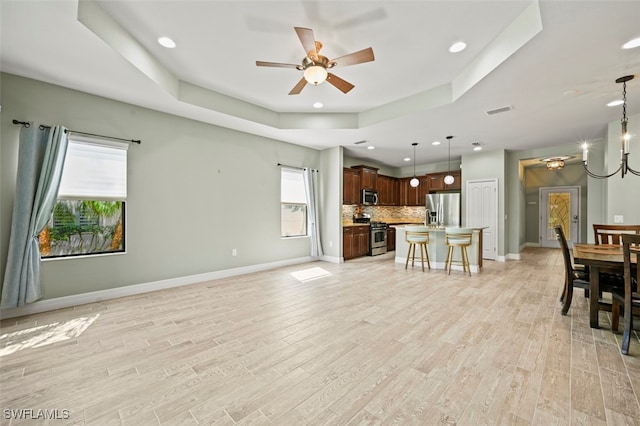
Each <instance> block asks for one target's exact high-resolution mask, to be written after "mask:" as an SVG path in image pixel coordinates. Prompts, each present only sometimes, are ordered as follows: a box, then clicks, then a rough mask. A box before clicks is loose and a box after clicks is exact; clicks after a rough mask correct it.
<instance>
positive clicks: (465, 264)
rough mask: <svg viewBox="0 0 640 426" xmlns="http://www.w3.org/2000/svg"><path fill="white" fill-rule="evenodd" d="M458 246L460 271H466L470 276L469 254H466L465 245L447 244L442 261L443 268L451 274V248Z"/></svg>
mask: <svg viewBox="0 0 640 426" xmlns="http://www.w3.org/2000/svg"><path fill="white" fill-rule="evenodd" d="M454 247H460V257H461V261H460V264H461V265H462V271H463V272H468V273H469V276H471V267H470V266H469V255H468V254H467V246H449V248H448V250H447V259H446V260H445V261H444V269H446V270H447V273H448V274H449V275H451V263H452V262H453V248H454Z"/></svg>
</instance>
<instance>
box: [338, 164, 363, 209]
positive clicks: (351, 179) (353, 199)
mask: <svg viewBox="0 0 640 426" xmlns="http://www.w3.org/2000/svg"><path fill="white" fill-rule="evenodd" d="M342 204H360V171H359V170H356V169H349V168H345V169H344V170H343V173H342Z"/></svg>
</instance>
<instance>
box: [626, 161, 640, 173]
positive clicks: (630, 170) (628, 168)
mask: <svg viewBox="0 0 640 426" xmlns="http://www.w3.org/2000/svg"><path fill="white" fill-rule="evenodd" d="M627 172H631V173H633V174H634V175H636V176H640V171H638V170H633V169H632V168H631V167H629V165H628V164H627Z"/></svg>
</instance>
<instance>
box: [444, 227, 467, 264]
mask: <svg viewBox="0 0 640 426" xmlns="http://www.w3.org/2000/svg"><path fill="white" fill-rule="evenodd" d="M472 237H473V229H470V228H446V229H445V242H446V244H447V247H448V249H447V259H446V260H445V263H444V268H445V269H446V270H447V273H448V274H451V264H452V263H453V262H454V261H453V248H454V247H460V258H461V260H460V262H456V263H459V264H461V265H462V271H463V272H468V273H469V276H471V267H470V266H469V254H468V253H467V247H469V246H470V245H471V239H472Z"/></svg>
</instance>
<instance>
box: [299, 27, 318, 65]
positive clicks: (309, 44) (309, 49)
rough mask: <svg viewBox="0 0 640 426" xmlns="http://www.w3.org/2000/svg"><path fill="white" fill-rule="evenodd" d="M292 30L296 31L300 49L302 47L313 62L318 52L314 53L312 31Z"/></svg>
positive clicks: (304, 29)
mask: <svg viewBox="0 0 640 426" xmlns="http://www.w3.org/2000/svg"><path fill="white" fill-rule="evenodd" d="M293 28H294V29H295V30H296V34H298V38H299V39H300V43H302V47H304V51H305V52H306V54H307V56H308V57H310V58H311V59H313V60H316V59H318V52H317V51H316V39H315V37H314V36H313V30H312V29H309V28H302V27H293Z"/></svg>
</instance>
